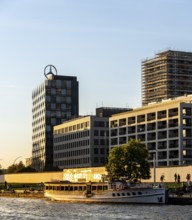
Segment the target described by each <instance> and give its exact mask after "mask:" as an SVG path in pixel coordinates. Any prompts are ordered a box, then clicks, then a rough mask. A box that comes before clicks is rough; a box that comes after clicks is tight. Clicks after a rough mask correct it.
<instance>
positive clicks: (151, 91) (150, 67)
mask: <svg viewBox="0 0 192 220" xmlns="http://www.w3.org/2000/svg"><path fill="white" fill-rule="evenodd" d="M187 94H192V53H190V52H181V51H173V50H168V51H164V52H161V53H158V54H156V56H155V57H154V58H152V59H147V60H144V61H143V62H142V105H147V104H149V103H152V102H159V101H161V100H163V99H169V98H174V97H179V96H183V95H187Z"/></svg>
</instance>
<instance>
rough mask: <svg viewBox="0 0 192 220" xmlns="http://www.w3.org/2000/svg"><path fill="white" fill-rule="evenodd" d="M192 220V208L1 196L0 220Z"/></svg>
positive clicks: (187, 206)
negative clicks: (68, 201) (60, 201)
mask: <svg viewBox="0 0 192 220" xmlns="http://www.w3.org/2000/svg"><path fill="white" fill-rule="evenodd" d="M5 219H9V220H10V219H11V220H12V219H14V220H17V219H18V220H22V219H25V220H29V219H30V220H32V219H37V220H43V219H44V220H54V219H56V220H61V219H67V220H71V219H75V220H87V219H88V220H90V219H91V220H92V219H93V220H97V219H102V220H108V219H110V220H113V219H118V220H120V219H122V220H124V219H139V220H140V219H147V220H149V219H152V220H156V219H158V220H163V219H170V220H177V219H178V220H180V219H185V220H187V219H192V206H189V205H186V206H179V205H129V204H126V205H124V204H81V203H59V202H52V201H47V200H44V199H26V198H2V197H0V220H5Z"/></svg>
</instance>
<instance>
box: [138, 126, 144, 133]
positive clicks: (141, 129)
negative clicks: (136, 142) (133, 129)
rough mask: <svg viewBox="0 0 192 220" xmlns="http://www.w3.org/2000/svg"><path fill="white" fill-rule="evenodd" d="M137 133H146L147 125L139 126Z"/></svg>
mask: <svg viewBox="0 0 192 220" xmlns="http://www.w3.org/2000/svg"><path fill="white" fill-rule="evenodd" d="M137 132H138V133H140V132H145V125H138V126H137Z"/></svg>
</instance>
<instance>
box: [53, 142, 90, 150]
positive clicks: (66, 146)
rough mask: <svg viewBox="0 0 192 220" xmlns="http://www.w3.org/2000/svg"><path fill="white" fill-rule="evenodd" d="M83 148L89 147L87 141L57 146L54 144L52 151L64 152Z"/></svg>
mask: <svg viewBox="0 0 192 220" xmlns="http://www.w3.org/2000/svg"><path fill="white" fill-rule="evenodd" d="M84 146H89V139H87V140H82V141H73V142H69V143H65V144H59V145H58V144H56V143H54V151H59V150H66V149H71V148H78V147H84Z"/></svg>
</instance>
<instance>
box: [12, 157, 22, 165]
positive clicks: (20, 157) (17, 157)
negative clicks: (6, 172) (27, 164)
mask: <svg viewBox="0 0 192 220" xmlns="http://www.w3.org/2000/svg"><path fill="white" fill-rule="evenodd" d="M21 157H22V156H19V157H17V158H15V160H14V162H13V165H14V164H15V162H16V160H18V159H19V158H21Z"/></svg>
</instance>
